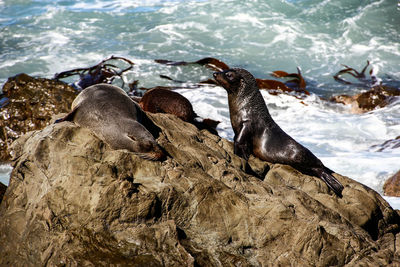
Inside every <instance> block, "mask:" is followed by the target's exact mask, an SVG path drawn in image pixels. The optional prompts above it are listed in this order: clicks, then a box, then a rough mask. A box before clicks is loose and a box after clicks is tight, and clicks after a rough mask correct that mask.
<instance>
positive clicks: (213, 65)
mask: <svg viewBox="0 0 400 267" xmlns="http://www.w3.org/2000/svg"><path fill="white" fill-rule="evenodd" d="M154 61H155V62H157V63H159V64H165V65H169V66H186V65H191V64H198V65H202V66H205V67H207V68H210V69H212V70H214V71H223V70H228V69H229V66H228V65H227V64H225V63H224V62H222V61H221V60H219V59H216V58H213V57H206V58H202V59H200V60H197V61H194V62H186V61H170V60H165V59H156V60H154Z"/></svg>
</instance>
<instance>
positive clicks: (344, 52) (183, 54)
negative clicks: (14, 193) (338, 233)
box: [0, 0, 400, 208]
mask: <svg viewBox="0 0 400 267" xmlns="http://www.w3.org/2000/svg"><path fill="white" fill-rule="evenodd" d="M112 55H114V56H119V57H125V58H127V59H129V60H131V61H133V62H134V66H133V68H132V69H130V70H129V71H127V72H125V73H124V76H123V78H122V79H115V80H114V83H115V84H117V85H121V86H125V88H126V85H127V84H128V83H130V82H133V81H134V80H137V81H138V86H139V87H146V88H149V87H154V86H175V87H179V89H177V91H178V92H180V93H181V94H183V95H184V96H186V97H187V98H188V99H189V100H190V101H191V102H192V104H193V106H194V109H195V111H196V113H197V114H198V115H199V116H201V117H204V118H212V119H215V120H219V121H221V123H220V124H219V125H218V128H217V130H218V132H219V134H220V136H222V137H225V138H228V139H230V140H232V139H233V131H232V128H231V125H230V119H229V109H228V105H227V95H226V92H225V90H224V89H222V88H221V87H217V86H213V85H203V86H197V85H198V82H200V81H203V80H207V79H210V78H212V73H213V70H211V69H208V68H206V67H204V66H200V65H198V64H186V65H163V64H159V63H157V62H155V60H156V59H164V60H171V61H186V62H195V61H197V60H199V59H202V58H205V57H213V58H217V59H219V60H221V61H223V62H225V63H226V64H228V65H229V66H230V67H240V68H245V69H247V70H248V71H250V72H251V73H253V75H254V76H255V77H257V78H263V79H276V78H273V77H272V76H271V72H273V71H275V70H283V71H286V72H288V73H296V72H297V68H299V69H300V70H301V72H302V75H303V77H304V79H305V81H306V83H307V90H308V91H309V92H310V95H309V96H305V97H301V99H299V98H300V97H299V96H298V95H296V94H279V95H273V94H270V93H268V92H266V91H263V92H262V94H263V97H264V99H265V102H266V103H267V106H268V108H269V110H270V113H271V115H272V117H273V118H274V120H275V121H276V122H277V123H278V124H279V125H280V126H281V128H283V129H284V130H285V131H286V132H287V133H288V134H289V135H291V136H292V137H293V138H295V139H296V140H297V141H298V142H300V143H301V144H303V145H304V146H306V147H307V148H309V149H310V150H311V151H312V152H313V153H314V154H315V155H317V156H318V157H319V158H320V159H321V160H322V161H323V163H324V164H325V165H326V166H327V167H329V168H331V169H332V170H334V171H335V172H337V173H340V174H342V175H345V176H348V177H350V178H352V179H354V180H357V181H359V182H361V183H363V184H365V185H367V186H369V187H371V188H373V189H374V190H376V191H378V192H379V193H380V194H383V190H382V186H383V184H384V182H385V180H386V179H388V178H389V177H391V176H392V175H394V174H395V173H396V172H397V171H399V170H400V148H393V147H392V146H387V147H386V146H383V145H382V144H383V143H385V142H386V141H388V140H392V139H395V138H396V137H398V136H400V100H399V99H394V100H393V101H392V102H391V103H390V104H389V105H388V106H386V107H384V108H380V109H376V110H373V111H370V112H366V113H362V114H354V113H352V112H351V108H350V107H349V106H345V105H342V104H337V103H332V102H329V101H326V99H329V98H330V97H331V96H334V95H340V94H349V95H355V94H359V93H362V92H365V91H366V90H367V89H368V88H367V86H365V81H360V80H358V79H355V78H354V77H352V76H351V75H347V74H346V75H347V77H346V79H348V80H349V81H352V83H353V84H344V83H339V82H338V81H336V80H335V79H334V78H333V76H334V75H335V74H336V73H338V72H339V71H340V70H343V69H345V68H347V67H345V66H344V65H346V66H348V67H351V68H354V69H355V70H358V71H361V69H362V68H363V67H364V66H365V65H366V64H367V61H369V62H370V66H369V68H368V70H367V71H366V76H367V79H368V75H370V73H369V71H370V70H371V69H372V70H373V71H372V73H373V75H374V76H376V77H377V79H378V80H379V81H380V82H382V83H383V84H386V85H390V86H392V87H396V88H400V82H399V81H400V4H399V2H398V1H397V0H363V1H359V0H268V1H267V0H264V1H261V0H259V1H258V0H249V1H241V0H218V1H211V0H164V1H162V0H135V1H126V0H107V1H106V0H87V1H71V0H0V86H1V87H2V86H3V85H4V83H5V82H6V81H7V78H8V77H11V76H14V75H16V74H19V73H27V74H29V75H31V76H35V77H45V78H52V77H54V75H55V74H56V73H60V72H63V71H66V70H71V69H75V68H84V67H90V66H94V65H96V64H98V63H99V62H101V61H102V60H103V59H106V58H109V57H110V56H112ZM117 63H118V64H120V63H121V62H117ZM117 63H116V64H117ZM122 63H123V62H122ZM122 63H121V64H122ZM160 75H164V76H168V77H170V78H171V79H165V78H162V76H160ZM343 78H344V76H343ZM68 79H69V80H67V81H66V82H71V83H72V82H74V81H76V80H77V79H78V77H70V78H68ZM178 81H179V82H178ZM363 82H364V85H363ZM10 173H11V166H9V165H6V164H3V165H0V181H1V182H2V183H4V184H8V181H9V176H10ZM385 199H386V200H387V201H388V202H389V203H390V204H391V205H392V207H394V208H400V198H395V197H385Z"/></svg>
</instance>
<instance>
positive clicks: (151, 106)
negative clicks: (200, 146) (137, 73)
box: [135, 88, 219, 135]
mask: <svg viewBox="0 0 400 267" xmlns="http://www.w3.org/2000/svg"><path fill="white" fill-rule="evenodd" d="M135 100H136V101H137V102H138V104H139V105H140V107H141V108H142V109H143V110H144V111H147V112H151V113H168V114H174V115H176V116H177V117H178V118H180V119H181V120H183V121H186V122H190V123H193V124H194V125H196V127H197V128H199V129H207V130H208V131H209V132H211V133H213V134H215V135H218V132H217V130H216V127H217V125H218V123H219V121H215V120H212V119H202V118H200V117H199V116H198V115H197V114H196V112H194V110H193V106H192V104H191V103H190V101H189V100H188V99H187V98H186V97H184V96H183V95H181V94H179V93H177V92H174V91H171V90H167V89H163V88H153V89H151V90H149V91H147V92H146V93H145V94H144V95H143V97H142V98H140V99H139V98H136V99H135Z"/></svg>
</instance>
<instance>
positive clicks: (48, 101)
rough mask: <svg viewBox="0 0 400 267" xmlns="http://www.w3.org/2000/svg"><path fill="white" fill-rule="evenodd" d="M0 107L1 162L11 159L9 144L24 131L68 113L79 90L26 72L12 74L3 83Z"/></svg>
mask: <svg viewBox="0 0 400 267" xmlns="http://www.w3.org/2000/svg"><path fill="white" fill-rule="evenodd" d="M2 90H3V95H2V99H3V100H4V99H6V100H7V101H6V102H5V103H4V105H2V107H1V109H0V129H1V130H0V162H4V161H8V160H9V159H10V155H9V149H8V148H9V146H10V145H11V143H12V141H14V140H15V139H17V138H18V137H19V136H21V135H22V134H24V133H26V132H28V131H32V130H39V129H42V128H43V127H45V126H46V125H48V124H49V123H50V120H51V117H52V116H53V115H54V114H57V113H60V112H67V111H68V110H69V108H70V106H71V103H72V101H73V100H74V98H75V96H76V95H77V92H76V91H75V90H74V89H73V88H72V87H70V86H69V85H67V84H65V83H63V82H59V81H55V80H49V79H44V78H33V77H30V76H29V75H27V74H18V75H16V76H14V77H11V78H9V79H8V80H7V82H6V83H5V84H4V86H3V88H2Z"/></svg>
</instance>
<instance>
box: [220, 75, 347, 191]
mask: <svg viewBox="0 0 400 267" xmlns="http://www.w3.org/2000/svg"><path fill="white" fill-rule="evenodd" d="M214 78H215V80H216V81H217V82H218V83H219V84H220V85H221V86H222V87H224V88H225V90H226V91H227V92H228V103H229V113H230V119H231V123H232V128H233V131H234V133H235V138H234V151H235V154H237V155H238V156H240V157H243V158H244V159H246V160H248V158H249V156H250V154H254V155H255V156H256V157H258V158H260V159H262V160H265V161H268V162H271V163H281V164H287V165H290V166H292V167H294V168H296V169H297V170H299V171H301V172H304V173H306V174H310V175H314V176H317V177H319V178H321V179H322V180H323V181H324V182H325V183H326V184H327V185H328V187H329V188H330V189H331V190H332V191H333V192H335V193H336V194H337V195H338V196H340V197H341V196H342V191H343V185H342V184H341V183H340V182H339V181H338V180H336V178H335V177H333V176H332V173H333V171H331V170H330V169H328V168H327V167H325V166H324V165H323V163H322V162H321V160H319V159H318V158H317V157H316V156H315V155H314V154H313V153H312V152H311V151H310V150H308V149H307V148H305V147H304V146H302V145H301V144H299V143H298V142H296V141H295V140H294V139H293V138H292V137H290V136H289V135H288V134H286V133H285V132H284V131H283V130H282V129H281V128H280V127H279V126H278V124H276V123H275V121H274V120H273V119H272V117H271V115H270V114H269V112H268V108H267V105H266V104H265V101H264V99H263V97H262V95H261V93H260V91H259V88H258V86H257V82H256V79H255V78H254V77H253V75H252V74H251V73H250V72H248V71H247V70H244V69H238V68H235V69H229V70H226V71H223V72H216V73H214Z"/></svg>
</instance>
